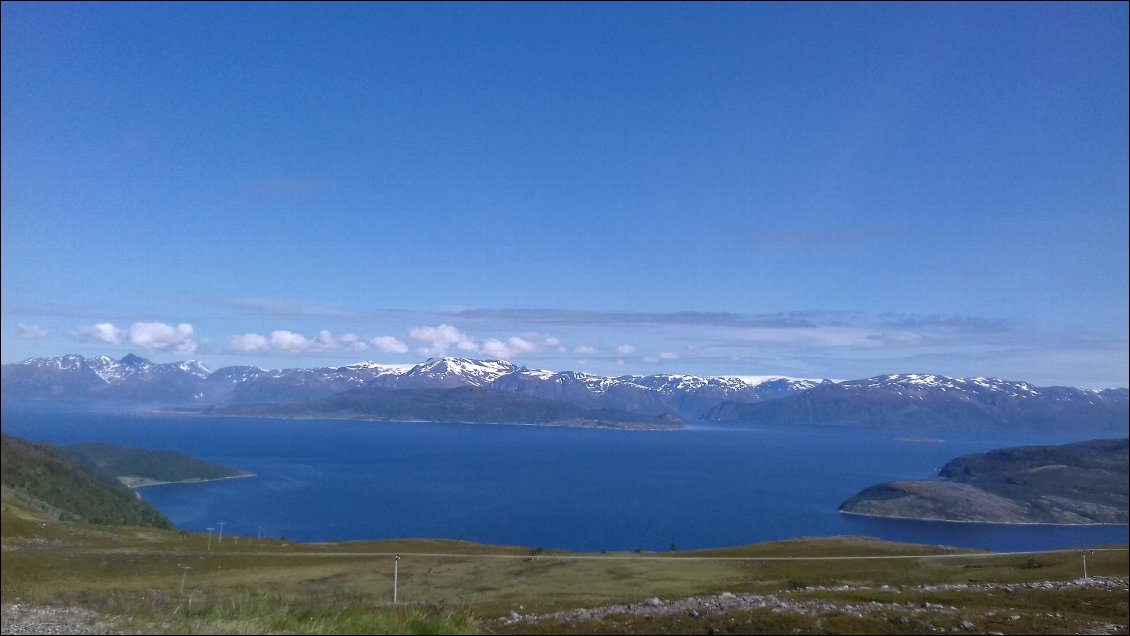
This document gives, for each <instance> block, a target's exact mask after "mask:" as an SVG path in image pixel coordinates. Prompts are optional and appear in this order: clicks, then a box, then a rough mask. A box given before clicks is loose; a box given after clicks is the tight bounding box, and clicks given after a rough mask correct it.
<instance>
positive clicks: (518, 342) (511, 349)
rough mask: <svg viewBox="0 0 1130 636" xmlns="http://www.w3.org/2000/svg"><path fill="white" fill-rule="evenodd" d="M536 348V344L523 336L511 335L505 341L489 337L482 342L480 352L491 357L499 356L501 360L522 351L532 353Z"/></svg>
mask: <svg viewBox="0 0 1130 636" xmlns="http://www.w3.org/2000/svg"><path fill="white" fill-rule="evenodd" d="M537 350H538V346H537V345H536V344H534V343H533V342H530V341H529V340H526V339H525V338H521V337H519V336H511V337H510V338H507V339H506V342H503V341H501V340H498V339H497V338H491V339H489V340H487V341H486V342H484V343H483V346H482V352H483V353H485V354H486V355H488V356H490V357H492V358H499V359H501V360H509V359H510V358H513V357H515V356H520V355H522V354H523V353H532V352H534V351H537Z"/></svg>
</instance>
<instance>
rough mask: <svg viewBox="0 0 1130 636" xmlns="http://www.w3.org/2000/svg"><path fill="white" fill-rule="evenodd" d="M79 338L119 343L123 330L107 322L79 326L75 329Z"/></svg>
mask: <svg viewBox="0 0 1130 636" xmlns="http://www.w3.org/2000/svg"><path fill="white" fill-rule="evenodd" d="M75 333H76V335H77V336H78V337H79V339H80V340H98V341H99V342H106V343H109V344H121V342H122V336H123V332H122V330H121V329H118V328H117V327H115V326H114V325H112V324H110V323H108V322H100V323H98V324H95V325H86V326H83V327H79V328H78V329H77V330H76V331H75Z"/></svg>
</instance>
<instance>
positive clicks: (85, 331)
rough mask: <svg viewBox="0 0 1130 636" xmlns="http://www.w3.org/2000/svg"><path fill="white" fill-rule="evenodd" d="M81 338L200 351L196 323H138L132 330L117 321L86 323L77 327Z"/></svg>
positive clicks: (169, 349) (145, 346)
mask: <svg viewBox="0 0 1130 636" xmlns="http://www.w3.org/2000/svg"><path fill="white" fill-rule="evenodd" d="M75 335H76V336H77V337H78V338H79V339H80V340H97V341H99V342H105V343H107V344H114V345H117V344H122V343H123V342H128V343H129V344H130V345H132V346H134V347H139V348H141V349H156V350H158V351H173V352H175V353H181V354H188V353H192V352H193V351H196V341H195V340H193V339H192V335H193V328H192V325H190V324H188V323H186V322H182V323H180V324H178V325H176V326H175V327H174V326H173V325H168V324H165V323H163V322H135V323H133V324H132V325H130V327H129V329H119V328H118V327H116V326H114V325H113V323H109V322H100V323H98V324H94V325H85V326H82V327H79V328H78V329H77V330H75Z"/></svg>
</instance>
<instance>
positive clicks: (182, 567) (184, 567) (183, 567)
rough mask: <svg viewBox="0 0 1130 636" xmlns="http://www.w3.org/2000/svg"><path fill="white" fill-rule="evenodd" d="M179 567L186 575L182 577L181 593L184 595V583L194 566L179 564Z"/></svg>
mask: <svg viewBox="0 0 1130 636" xmlns="http://www.w3.org/2000/svg"><path fill="white" fill-rule="evenodd" d="M177 567H178V568H180V569H182V570H184V575H183V576H181V577H180V593H181V594H184V581H185V579H187V578H188V571H189V570H191V569H192V566H191V565H181V564H180V563H178V564H177Z"/></svg>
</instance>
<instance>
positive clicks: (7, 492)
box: [0, 434, 173, 529]
mask: <svg viewBox="0 0 1130 636" xmlns="http://www.w3.org/2000/svg"><path fill="white" fill-rule="evenodd" d="M0 462H2V469H0V485H2V487H3V495H4V501H5V502H7V501H9V500H10V501H12V502H14V503H18V504H19V505H20V506H22V507H24V508H26V509H28V510H33V511H38V512H40V513H42V514H43V515H45V516H48V517H51V518H55V519H63V520H66V521H81V522H89V523H93V524H104V525H144V526H153V527H155V528H165V529H170V528H172V527H173V526H172V524H171V523H170V522H169V520H168V519H166V518H165V516H164V515H162V514H161V513H160V512H157V510H155V509H154V508H152V507H151V506H150V505H149V504H146V503H145V502H143V501H141V500H139V499H138V498H137V496H136V495H135V494H134V493H133V492H132V491H130V490H129V489H128V488H126V487H125V486H123V485H122V484H120V483H118V482H116V481H113V480H111V479H109V478H107V477H105V476H103V475H100V474H98V473H96V472H94V471H93V470H91V469H90V468H87V467H85V466H82V465H80V464H78V463H76V462H74V461H72V460H71V459H70V458H69V457H67V456H66V455H65V454H63V453H62V452H61V451H59V450H57V449H55V448H52V447H50V446H44V445H42V444H35V443H32V442H29V441H26V440H22V439H19V438H16V437H10V436H8V435H2V434H0Z"/></svg>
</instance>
